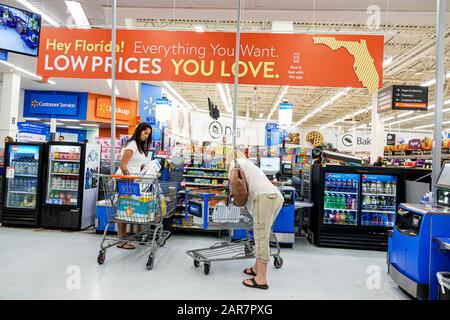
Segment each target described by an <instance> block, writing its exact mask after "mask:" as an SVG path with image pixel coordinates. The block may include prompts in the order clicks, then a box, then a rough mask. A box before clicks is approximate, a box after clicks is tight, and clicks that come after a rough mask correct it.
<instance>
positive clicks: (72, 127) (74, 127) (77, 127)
mask: <svg viewBox="0 0 450 320" xmlns="http://www.w3.org/2000/svg"><path fill="white" fill-rule="evenodd" d="M66 128H67V129H83V127H81V126H66Z"/></svg>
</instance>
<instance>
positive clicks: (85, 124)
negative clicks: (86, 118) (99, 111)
mask: <svg viewBox="0 0 450 320" xmlns="http://www.w3.org/2000/svg"><path fill="white" fill-rule="evenodd" d="M80 126H82V127H97V128H98V127H99V125H98V124H93V123H82V124H80Z"/></svg>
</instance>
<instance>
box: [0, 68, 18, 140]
mask: <svg viewBox="0 0 450 320" xmlns="http://www.w3.org/2000/svg"><path fill="white" fill-rule="evenodd" d="M19 100H20V76H19V75H17V74H14V73H5V74H3V90H2V96H1V104H0V109H1V116H0V135H1V141H2V142H3V138H4V137H6V136H11V137H13V138H14V139H15V138H16V134H17V119H18V113H19Z"/></svg>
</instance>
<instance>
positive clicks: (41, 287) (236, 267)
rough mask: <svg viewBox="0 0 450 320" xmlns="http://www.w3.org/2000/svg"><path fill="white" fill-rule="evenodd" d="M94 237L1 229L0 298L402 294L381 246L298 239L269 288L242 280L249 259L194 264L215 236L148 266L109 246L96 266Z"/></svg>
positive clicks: (182, 238) (178, 243)
mask: <svg viewBox="0 0 450 320" xmlns="http://www.w3.org/2000/svg"><path fill="white" fill-rule="evenodd" d="M99 241H100V236H98V235H96V234H93V233H90V232H75V233H72V232H61V231H48V230H32V229H14V228H4V227H3V228H2V227H0V263H1V265H2V266H1V270H2V272H0V287H1V288H2V289H1V290H0V299H238V300H241V299H407V296H406V295H405V294H404V293H402V292H401V291H400V289H398V288H397V286H396V285H395V283H394V282H393V281H392V280H391V279H390V278H389V276H388V275H387V273H386V253H384V252H372V251H357V250H343V249H326V248H317V247H315V246H312V245H310V244H309V243H308V242H307V241H306V240H304V239H298V240H297V243H296V245H295V248H294V249H283V251H282V256H283V258H284V261H285V265H284V266H283V268H282V269H280V270H276V269H275V268H274V267H273V265H271V266H270V270H269V271H270V276H269V281H270V282H269V285H270V286H271V287H270V289H269V290H268V291H262V290H255V289H250V288H246V287H244V286H242V285H241V282H242V280H243V279H245V275H244V274H243V273H242V269H244V268H245V267H247V266H249V261H237V262H236V261H232V262H222V263H215V264H214V263H213V264H212V265H211V273H210V275H208V276H205V275H204V274H203V268H199V269H195V268H194V266H193V263H192V260H191V258H189V257H188V256H187V255H186V254H185V251H186V250H187V249H192V248H198V247H204V246H208V245H210V244H212V243H214V242H215V241H217V238H215V237H214V236H202V235H179V234H176V235H174V236H173V237H171V238H170V239H169V240H168V241H167V244H166V246H164V247H163V248H161V249H160V250H159V251H158V252H157V256H156V260H155V267H154V269H153V270H152V271H147V270H146V269H145V263H146V261H147V252H146V251H143V250H141V248H142V247H141V248H138V250H134V251H125V250H119V249H114V248H112V249H111V250H110V251H108V253H107V257H106V262H105V264H104V265H103V266H99V265H98V264H97V262H96V257H97V254H98V246H99ZM74 266H75V267H74ZM369 266H375V268H376V266H378V267H379V268H380V270H381V281H380V288H379V289H372V290H370V289H368V288H367V284H366V283H367V279H368V277H369V274H367V268H368V267H369ZM78 268H79V269H78ZM73 270H80V275H81V280H80V283H81V286H80V288H79V289H78V290H77V289H74V290H70V289H68V286H67V282H69V284H70V283H72V284H73V282H71V281H70V280H71V279H72V278H70V276H71V274H69V273H70V272H73ZM68 271H69V273H68Z"/></svg>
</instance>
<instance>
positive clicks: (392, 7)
mask: <svg viewBox="0 0 450 320" xmlns="http://www.w3.org/2000/svg"><path fill="white" fill-rule="evenodd" d="M2 2H3V3H6V4H10V5H14V6H18V7H20V5H19V4H18V3H17V2H16V1H13V0H6V1H2ZM32 2H33V3H34V4H35V5H36V6H38V7H39V8H41V9H42V10H44V11H45V12H46V13H48V14H49V15H51V16H52V17H53V18H54V19H56V20H57V21H58V22H59V23H61V25H67V24H72V22H71V19H70V15H69V13H68V12H67V10H66V6H65V4H64V1H63V0H47V1H32ZM80 2H81V3H82V4H83V8H84V9H85V11H86V14H87V16H88V19H89V21H90V23H91V25H93V26H94V25H95V26H105V25H108V24H110V23H111V19H110V18H109V17H110V6H111V0H103V1H102V0H82V1H80ZM174 4H175V7H174ZM370 5H377V6H379V7H380V9H381V10H382V13H381V23H382V25H381V27H380V29H378V30H370V29H368V27H367V26H366V20H367V12H366V10H367V8H368V6H370ZM118 6H119V8H118V19H119V24H121V25H125V19H131V20H130V21H131V22H132V25H133V26H134V27H138V28H148V29H190V30H192V29H193V26H194V25H195V24H203V25H205V26H206V29H207V30H235V27H236V26H235V24H234V20H235V16H236V13H235V12H236V11H235V7H236V1H234V0H218V1H215V0H153V1H145V0H128V1H126V0H118ZM243 8H244V9H243V12H242V19H243V21H244V22H243V26H242V30H243V31H245V32H246V31H265V32H270V29H271V21H274V20H289V19H290V20H292V21H294V26H295V31H296V32H323V31H327V32H346V33H352V32H354V33H361V32H371V33H377V34H383V35H385V56H386V57H392V58H393V63H392V64H391V65H389V66H388V67H387V68H386V69H385V75H384V86H389V85H391V84H420V83H422V82H424V81H426V80H429V79H432V78H434V72H435V70H434V57H435V50H434V49H435V40H434V38H435V31H434V28H433V25H434V23H435V16H436V13H435V1H433V0H429V1H423V0H397V1H396V0H368V1H366V0H358V1H357V0H353V1H351V0H333V1H332V0H316V1H313V0H284V1H269V0H245V1H243ZM447 12H450V0H447ZM447 21H450V13H447ZM447 31H448V32H447V36H446V46H447V51H446V54H445V57H446V62H445V63H446V70H447V71H450V51H448V48H449V44H450V37H449V35H450V28H448V29H447ZM10 62H11V63H14V64H16V65H18V66H21V67H22V68H25V69H27V70H31V71H33V70H35V69H36V59H34V58H30V57H25V56H20V55H16V54H11V55H10ZM0 72H9V70H8V68H6V67H5V66H3V65H0ZM52 80H53V81H55V82H56V85H54V86H52V85H49V84H40V83H36V82H35V81H32V80H30V79H26V78H25V79H23V81H22V86H23V88H26V89H42V90H47V89H48V90H66V91H90V92H95V93H99V94H110V92H111V90H110V88H109V86H108V85H107V83H106V81H105V80H95V79H59V78H58V79H52ZM449 82H450V81H448V82H447V86H446V99H449V98H450V92H449V90H448V89H449V86H448V83H449ZM156 84H157V83H156ZM172 85H173V86H174V88H175V89H176V90H177V91H179V92H180V93H181V94H182V96H183V97H184V98H185V99H186V100H187V101H189V102H190V103H193V104H195V105H196V106H197V107H200V108H206V100H207V97H211V98H212V99H213V100H214V102H215V103H216V104H218V105H219V107H220V108H221V110H222V112H225V108H224V106H223V104H222V101H221V99H220V96H219V94H218V92H217V89H216V86H215V84H197V83H173V84H172ZM254 88H255V86H240V87H239V95H238V96H239V115H241V116H245V115H246V112H247V109H248V112H249V116H250V117H251V118H255V119H257V118H259V114H260V113H261V112H262V113H263V114H264V117H263V118H267V115H268V114H269V112H270V110H271V109H272V107H273V104H274V103H275V101H276V99H277V95H278V94H279V92H280V91H281V90H282V87H279V86H256V90H254ZM231 89H232V87H231ZM118 90H119V92H120V96H121V97H125V98H130V99H137V90H136V83H135V82H134V81H119V83H118ZM231 91H232V90H231ZM337 92H339V89H336V88H312V87H291V88H289V91H288V94H287V97H288V98H289V100H290V102H292V103H293V104H294V108H295V109H294V121H297V120H299V119H300V118H302V117H304V116H305V115H307V114H309V113H310V112H312V111H313V110H315V109H316V108H317V107H318V106H320V105H321V104H322V103H323V102H325V101H327V100H328V99H330V98H331V97H332V96H333V95H335V94H336V93H337ZM433 100H434V88H430V101H433ZM255 101H256V103H254V102H255ZM370 102H371V97H370V96H369V95H368V94H367V91H366V90H365V89H353V90H351V91H350V92H349V94H348V95H347V96H345V97H343V98H341V99H339V100H338V101H337V102H335V103H334V104H333V107H332V111H333V112H330V109H325V110H324V111H322V112H319V113H317V114H316V115H315V116H314V117H312V118H311V119H309V120H308V121H307V122H306V123H304V124H303V125H304V126H320V125H324V124H327V123H329V122H331V121H333V120H335V119H337V118H339V117H343V116H345V115H347V114H349V113H352V112H355V111H358V110H359V109H361V108H362V107H364V106H367V105H369V104H370ZM448 107H450V105H449V106H448ZM395 114H397V113H396V112H391V113H390V114H386V115H383V116H384V117H387V116H391V115H395ZM449 115H450V113H447V114H446V117H447V118H449V119H448V120H450V117H449ZM276 116H277V114H276V113H275V114H274V118H275V119H276ZM274 118H272V119H274ZM432 119H433V117H429V119H428V118H427V119H421V120H417V121H415V122H412V121H411V122H409V123H402V124H401V126H402V128H414V127H415V126H418V125H423V124H427V123H431V121H432ZM355 120H357V125H360V124H364V123H369V122H370V113H364V114H362V115H359V116H358V117H357V118H356V119H355ZM352 125H353V122H352V121H346V124H345V126H346V127H350V126H352Z"/></svg>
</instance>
